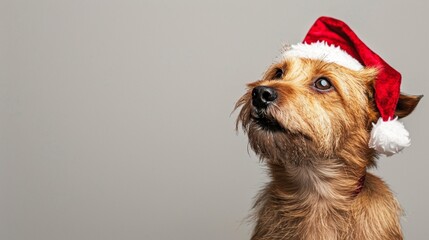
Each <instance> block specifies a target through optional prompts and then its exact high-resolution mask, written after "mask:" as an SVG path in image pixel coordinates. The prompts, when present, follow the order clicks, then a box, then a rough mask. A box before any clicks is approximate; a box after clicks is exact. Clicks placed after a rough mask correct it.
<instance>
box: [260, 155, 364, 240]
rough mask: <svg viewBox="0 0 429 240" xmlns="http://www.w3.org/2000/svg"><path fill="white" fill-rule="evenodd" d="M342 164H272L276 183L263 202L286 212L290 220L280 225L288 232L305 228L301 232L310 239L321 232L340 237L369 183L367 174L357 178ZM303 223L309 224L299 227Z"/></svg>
mask: <svg viewBox="0 0 429 240" xmlns="http://www.w3.org/2000/svg"><path fill="white" fill-rule="evenodd" d="M340 162H341V161H337V160H335V159H325V160H323V161H317V162H311V163H310V162H309V163H308V164H300V165H295V164H286V165H284V166H281V165H275V164H274V165H273V164H268V165H269V168H270V175H271V178H272V181H271V183H270V184H269V185H268V187H267V189H266V192H265V193H266V194H267V195H265V197H262V198H263V199H264V200H263V201H270V203H271V205H270V207H271V208H273V209H277V208H278V209H282V213H284V214H286V215H287V216H288V217H287V218H281V219H279V221H280V222H283V223H282V224H284V226H288V228H291V229H295V230H296V229H300V228H303V229H301V230H299V231H298V232H301V233H306V234H308V236H318V234H319V233H321V232H323V233H324V234H327V235H332V236H337V235H338V234H339V232H342V231H343V230H342V229H338V227H337V226H346V225H347V217H345V216H348V214H349V211H350V209H351V206H352V204H353V202H354V200H355V199H356V196H357V194H359V192H361V190H362V187H363V182H364V180H365V179H364V178H363V177H362V176H364V175H365V171H363V172H362V173H361V174H362V175H361V176H357V174H356V173H353V172H348V171H346V169H347V167H345V166H343V165H341V164H340ZM273 205H274V206H273ZM276 205H277V207H276ZM302 222H305V224H298V223H302ZM320 223H323V224H320ZM295 230H294V231H295Z"/></svg>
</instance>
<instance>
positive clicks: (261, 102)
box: [252, 86, 277, 108]
mask: <svg viewBox="0 0 429 240" xmlns="http://www.w3.org/2000/svg"><path fill="white" fill-rule="evenodd" d="M276 99H277V91H276V90H275V89H274V88H271V87H267V86H258V87H255V88H254V89H253V91H252V104H253V106H255V107H257V108H266V107H267V106H268V105H269V104H270V103H272V102H273V101H275V100H276Z"/></svg>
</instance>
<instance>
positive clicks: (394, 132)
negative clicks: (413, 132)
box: [369, 117, 411, 156]
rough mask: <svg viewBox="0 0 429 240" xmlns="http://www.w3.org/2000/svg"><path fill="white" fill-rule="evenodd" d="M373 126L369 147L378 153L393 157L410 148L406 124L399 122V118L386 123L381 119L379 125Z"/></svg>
mask: <svg viewBox="0 0 429 240" xmlns="http://www.w3.org/2000/svg"><path fill="white" fill-rule="evenodd" d="M372 125H373V128H372V131H371V138H370V140H369V147H370V148H374V149H375V150H376V151H377V152H378V153H380V154H384V155H386V156H392V155H393V154H395V153H398V152H400V151H401V150H402V149H404V148H405V147H408V146H410V144H411V143H410V137H409V135H410V134H409V133H408V131H407V130H406V129H405V127H404V124H403V123H401V122H400V121H398V117H396V118H395V119H393V120H389V121H386V122H385V121H383V119H381V118H379V119H378V121H377V124H374V123H373V124H372Z"/></svg>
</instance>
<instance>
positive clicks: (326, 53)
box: [281, 42, 363, 71]
mask: <svg viewBox="0 0 429 240" xmlns="http://www.w3.org/2000/svg"><path fill="white" fill-rule="evenodd" d="M281 57H283V58H284V59H287V58H291V57H299V58H309V59H319V60H322V61H324V62H328V63H336V64H339V65H341V66H343V67H346V68H349V69H352V70H355V71H357V70H361V69H362V68H363V66H362V64H360V63H359V61H358V60H356V59H354V58H353V57H352V56H350V55H349V54H348V53H347V52H346V51H344V50H342V49H341V48H340V47H336V46H334V45H328V44H327V43H326V42H315V43H311V44H307V43H298V44H294V45H291V46H289V47H288V48H287V49H286V51H285V52H283V54H282V56H281Z"/></svg>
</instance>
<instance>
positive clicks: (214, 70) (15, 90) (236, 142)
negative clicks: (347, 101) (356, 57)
mask: <svg viewBox="0 0 429 240" xmlns="http://www.w3.org/2000/svg"><path fill="white" fill-rule="evenodd" d="M428 10H429V4H428V1H417V0H416V1H391V0H389V1H387V0H386V1H340V0H338V1H325V2H322V1H314V2H305V1H258V2H256V1H245V0H241V1H204V2H203V1H155V0H154V1H119V0H118V1H94V0H85V1H83V0H74V1H57V0H52V1H49V0H40V1H19V0H13V1H5V0H3V1H0V126H1V127H0V239H2V240H3V239H4V240H15V239H19V240H21V239H22V240H23V239H32V240H37V239H41V240H42V239H43V240H47V239H79V240H85V239H148V240H152V239H154V240H157V239H183V240H185V239H186V240H188V239H205V240H210V239H216V240H217V239H248V237H249V234H250V231H251V227H250V226H249V225H248V224H247V223H246V221H245V218H246V216H247V213H248V212H249V209H250V207H251V203H252V198H253V196H254V195H255V194H256V192H257V191H258V189H260V187H261V186H262V185H263V183H264V182H265V181H266V180H267V179H266V177H265V174H264V170H263V166H262V165H261V164H259V162H258V159H257V158H256V157H255V156H254V155H253V154H252V153H250V154H248V152H247V139H246V137H245V136H243V134H242V133H241V132H240V133H239V134H238V135H237V134H236V133H235V131H234V121H235V117H236V115H237V114H236V113H234V114H232V115H231V116H230V113H231V111H232V109H233V105H234V103H235V101H236V100H237V99H238V97H239V96H240V95H241V94H243V93H244V89H245V83H247V82H250V81H254V80H257V79H258V78H259V77H261V75H262V73H263V71H264V70H265V69H266V67H267V66H268V65H269V64H270V63H271V62H272V60H273V59H274V58H275V56H277V54H278V53H279V50H280V48H281V45H282V44H283V43H286V42H289V43H296V42H299V41H301V40H302V38H303V37H304V35H305V33H306V32H307V30H308V28H309V27H310V25H311V24H312V23H313V21H314V20H315V19H316V18H317V17H318V16H320V15H331V16H334V17H337V18H340V19H343V20H344V21H345V22H347V23H348V24H349V25H350V26H351V27H352V28H353V29H354V30H355V31H356V32H357V34H358V35H359V36H360V37H361V38H362V39H363V40H364V41H365V42H366V43H367V44H368V45H369V46H370V47H372V48H373V49H374V50H376V52H378V53H379V54H380V55H381V56H382V57H384V58H385V59H386V60H387V62H389V63H390V64H391V65H392V66H394V67H396V68H397V69H399V70H400V71H401V72H402V74H403V76H404V82H403V85H402V89H403V91H405V92H408V93H413V94H424V93H427V89H428V82H429V80H428V79H429V74H428V60H427V56H428V53H429V47H428V42H429V32H428V29H429V28H428V23H429V14H427V12H428ZM428 114H429V113H428V109H427V106H426V99H423V101H422V102H421V103H420V105H419V106H418V109H417V110H416V112H415V113H413V114H412V115H411V116H410V117H408V118H407V119H405V120H404V122H405V124H406V126H407V128H408V129H409V131H410V133H411V136H412V142H413V145H412V146H411V147H410V148H408V149H406V150H405V152H403V153H402V154H399V155H397V156H394V157H391V158H382V159H381V160H380V161H379V168H378V170H377V173H378V174H379V175H381V176H382V177H383V178H384V179H385V180H386V181H387V182H388V183H389V185H390V186H391V187H392V189H393V190H394V191H395V192H396V195H397V197H398V199H399V200H400V202H401V204H402V206H403V207H404V209H405V212H406V217H405V218H404V219H403V226H404V231H405V235H406V238H407V239H427V238H428V237H427V236H429V228H428V227H427V218H428V211H429V207H428V202H429V201H428V200H429V184H428V181H427V168H428V167H429V163H428V158H427V156H426V154H425V148H427V136H428V131H429V130H428V129H429V128H428V127H427V124H426V123H427V118H426V117H427V116H428ZM424 137H426V138H424Z"/></svg>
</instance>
